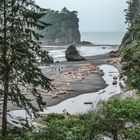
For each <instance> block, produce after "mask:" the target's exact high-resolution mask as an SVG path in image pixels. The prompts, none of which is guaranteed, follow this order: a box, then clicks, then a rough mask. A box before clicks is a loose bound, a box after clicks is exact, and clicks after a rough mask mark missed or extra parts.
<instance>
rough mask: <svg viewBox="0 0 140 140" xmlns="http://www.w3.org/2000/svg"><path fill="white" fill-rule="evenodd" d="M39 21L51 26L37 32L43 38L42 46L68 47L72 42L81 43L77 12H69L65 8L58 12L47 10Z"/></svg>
mask: <svg viewBox="0 0 140 140" xmlns="http://www.w3.org/2000/svg"><path fill="white" fill-rule="evenodd" d="M41 20H42V21H43V22H46V23H49V24H51V26H49V27H46V28H45V29H43V30H41V31H39V33H40V34H41V35H43V36H44V38H43V40H42V41H43V44H45V45H68V44H72V43H73V42H75V43H76V44H79V43H80V42H81V35H80V31H79V19H78V12H77V11H69V10H67V9H66V8H63V9H62V10H61V11H60V12H59V11H54V10H48V12H47V14H46V15H45V16H43V17H42V18H41Z"/></svg>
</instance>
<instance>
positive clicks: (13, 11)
mask: <svg viewBox="0 0 140 140" xmlns="http://www.w3.org/2000/svg"><path fill="white" fill-rule="evenodd" d="M45 14H46V10H45V9H42V8H40V7H39V6H38V5H36V4H35V2H34V0H4V1H3V2H2V3H1V6H0V93H1V96H2V97H3V98H4V101H3V123H2V128H3V131H5V132H4V134H3V135H6V122H7V120H6V118H7V114H6V113H7V102H8V100H10V101H11V102H13V103H15V104H16V105H17V106H18V107H22V108H24V109H26V110H27V112H28V113H29V109H31V110H32V111H33V113H35V112H36V111H39V110H42V109H43V106H44V105H45V104H44V102H43V101H42V96H41V94H40V93H39V91H38V89H37V88H43V89H45V90H46V91H48V90H50V87H51V86H50V84H51V80H50V79H49V78H47V77H45V76H44V75H43V74H42V72H41V70H40V69H39V68H38V67H37V66H36V65H35V62H36V56H39V57H42V56H45V55H47V52H45V51H42V50H41V47H40V42H39V38H40V37H42V36H41V35H40V34H38V33H36V32H35V29H38V30H40V29H44V28H46V27H47V26H48V25H49V24H47V23H45V22H42V21H41V20H40V18H41V17H42V16H44V15H45ZM22 89H26V90H27V92H28V93H30V94H32V95H33V97H34V100H35V101H36V102H37V103H38V107H37V108H36V107H34V106H33V105H32V103H31V100H30V99H28V98H27V97H26V96H25V95H24V93H23V92H22Z"/></svg>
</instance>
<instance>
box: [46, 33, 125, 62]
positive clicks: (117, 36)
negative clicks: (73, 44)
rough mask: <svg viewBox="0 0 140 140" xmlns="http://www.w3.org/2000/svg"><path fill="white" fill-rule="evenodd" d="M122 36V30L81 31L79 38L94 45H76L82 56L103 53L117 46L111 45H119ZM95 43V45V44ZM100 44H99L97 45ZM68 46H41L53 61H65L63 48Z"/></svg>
mask: <svg viewBox="0 0 140 140" xmlns="http://www.w3.org/2000/svg"><path fill="white" fill-rule="evenodd" d="M123 36H124V33H123V32H82V33H81V38H82V40H83V41H90V42H92V43H93V44H94V46H77V49H78V51H79V52H80V54H81V55H82V56H84V57H85V56H94V55H99V54H105V53H108V52H110V51H113V50H117V49H118V47H115V46H111V45H118V46H119V45H120V44H121V40H122V38H123ZM96 44H97V46H96ZM98 45H101V46H98ZM102 45H105V46H102ZM67 47H68V46H43V49H45V50H47V51H48V52H49V54H50V56H52V57H53V58H54V61H55V62H56V61H66V58H65V50H66V49H67Z"/></svg>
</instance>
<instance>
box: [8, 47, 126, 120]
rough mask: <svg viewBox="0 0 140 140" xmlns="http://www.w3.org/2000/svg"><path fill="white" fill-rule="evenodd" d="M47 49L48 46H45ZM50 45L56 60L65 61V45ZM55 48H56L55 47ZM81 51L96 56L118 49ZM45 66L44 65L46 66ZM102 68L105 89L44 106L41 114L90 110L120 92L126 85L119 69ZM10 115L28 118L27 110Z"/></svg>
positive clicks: (102, 66)
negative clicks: (114, 80)
mask: <svg viewBox="0 0 140 140" xmlns="http://www.w3.org/2000/svg"><path fill="white" fill-rule="evenodd" d="M44 48H45V49H47V47H45V46H44ZM51 48H52V47H51V46H50V47H49V49H50V50H49V51H50V54H51V56H55V57H54V58H55V61H65V57H64V54H63V53H64V47H60V49H59V47H53V50H52V49H51ZM54 48H55V49H54ZM78 49H79V51H80V53H81V54H82V55H83V56H94V55H97V54H106V53H108V52H110V51H112V50H117V49H118V48H117V47H115V48H114V47H111V46H106V47H102V46H100V47H96V46H94V47H91V46H90V47H89V46H88V47H85V46H83V47H80V48H78ZM44 67H45V66H43V68H44ZM99 68H100V70H102V71H103V73H104V75H103V76H102V77H103V79H104V80H105V82H106V84H107V87H106V88H104V89H101V90H99V91H97V92H92V93H86V94H82V95H79V96H76V97H73V98H69V99H66V100H64V101H62V102H61V103H59V104H57V105H54V106H51V107H46V108H44V111H43V112H40V114H49V113H63V111H64V110H67V111H68V112H69V113H70V114H77V113H85V112H87V111H89V110H92V109H94V108H95V107H96V105H97V104H98V102H99V101H101V100H107V99H109V98H110V97H112V96H113V95H116V94H119V93H120V92H121V91H122V89H121V87H120V83H121V84H122V85H124V83H123V81H122V80H120V79H119V71H118V70H117V69H116V68H115V67H114V66H111V65H108V64H102V65H100V66H99ZM114 76H115V77H117V85H112V80H113V77H114ZM93 80H94V79H93ZM86 102H87V103H88V102H90V103H92V104H85V103H86ZM9 114H10V115H8V120H9V121H10V116H13V117H14V118H24V119H25V118H26V117H27V113H26V112H25V110H13V111H10V112H9Z"/></svg>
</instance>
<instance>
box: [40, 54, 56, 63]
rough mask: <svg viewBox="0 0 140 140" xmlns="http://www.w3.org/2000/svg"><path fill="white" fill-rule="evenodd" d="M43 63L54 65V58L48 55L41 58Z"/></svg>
mask: <svg viewBox="0 0 140 140" xmlns="http://www.w3.org/2000/svg"><path fill="white" fill-rule="evenodd" d="M41 63H42V64H46V65H49V64H52V63H54V61H53V57H51V56H49V55H46V56H44V57H42V58H41Z"/></svg>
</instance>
